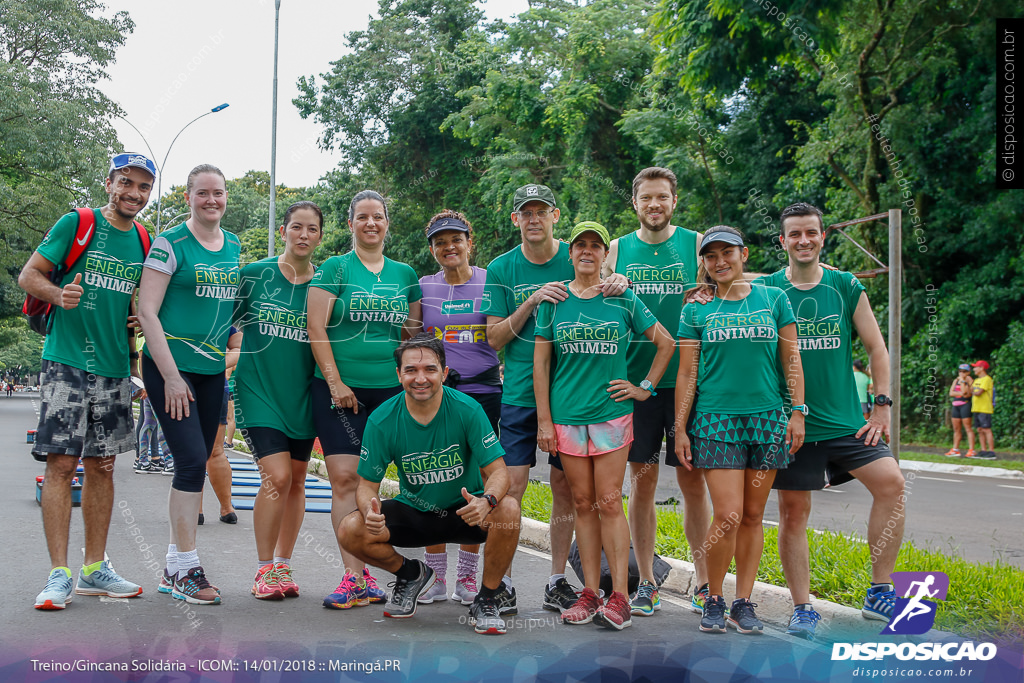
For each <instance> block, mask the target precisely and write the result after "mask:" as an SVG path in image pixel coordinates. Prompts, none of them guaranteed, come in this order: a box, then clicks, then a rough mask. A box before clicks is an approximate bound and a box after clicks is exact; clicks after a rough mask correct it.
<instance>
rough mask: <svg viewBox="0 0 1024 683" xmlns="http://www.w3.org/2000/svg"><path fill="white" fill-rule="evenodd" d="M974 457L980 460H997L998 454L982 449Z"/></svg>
mask: <svg viewBox="0 0 1024 683" xmlns="http://www.w3.org/2000/svg"><path fill="white" fill-rule="evenodd" d="M974 457H975V458H976V459H978V460H995V459H996V454H995V452H994V451H981V452H979V453H978V454H977V455H976V456H974Z"/></svg>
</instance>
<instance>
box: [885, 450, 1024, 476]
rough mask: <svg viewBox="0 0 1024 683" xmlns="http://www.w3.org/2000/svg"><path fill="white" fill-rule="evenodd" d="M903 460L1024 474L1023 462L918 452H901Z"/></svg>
mask: <svg viewBox="0 0 1024 683" xmlns="http://www.w3.org/2000/svg"><path fill="white" fill-rule="evenodd" d="M900 459H901V460H917V461H918V462H940V463H942V464H944V465H960V466H963V465H973V466H975V467H1000V468H1002V469H1004V470H1017V471H1018V472H1024V461H1022V460H1008V459H1002V460H978V459H977V458H950V457H947V456H945V455H937V454H935V453H918V452H917V451H906V450H904V451H901V453H900Z"/></svg>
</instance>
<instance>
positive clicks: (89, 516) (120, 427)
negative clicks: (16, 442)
mask: <svg viewBox="0 0 1024 683" xmlns="http://www.w3.org/2000/svg"><path fill="white" fill-rule="evenodd" d="M155 179H156V166H155V164H153V162H152V161H150V160H149V159H147V158H146V157H145V156H143V155H141V154H118V155H117V156H115V157H114V158H113V159H112V161H111V164H110V172H109V175H108V177H107V180H106V191H107V194H108V195H109V197H110V200H109V202H108V203H107V205H106V206H104V207H103V208H101V209H91V210H84V211H81V212H72V213H69V214H67V215H66V216H64V217H62V218H61V219H60V220H59V221H57V223H56V225H54V226H53V228H52V229H51V230H50V231H49V232H48V233H47V234H46V236H45V237H44V238H43V241H42V243H41V244H40V245H39V248H38V249H37V250H36V252H35V253H33V254H32V256H31V257H30V258H29V260H28V263H26V264H25V267H24V268H23V269H22V271H21V275H20V277H19V278H18V284H19V285H20V286H21V287H22V289H24V290H25V291H26V292H28V293H29V294H31V295H32V296H34V297H36V298H37V299H39V300H40V301H45V302H48V303H50V304H52V306H53V310H52V314H51V315H52V328H51V330H50V332H49V334H47V337H46V343H45V344H44V346H43V365H42V372H41V384H42V386H41V389H40V394H41V397H42V407H41V410H40V413H39V429H38V431H37V434H36V443H35V446H33V448H32V455H33V456H34V457H35V458H36V460H39V461H40V462H45V463H46V476H45V479H44V482H43V491H42V498H41V504H42V508H43V530H44V532H45V533H46V541H47V546H48V549H49V552H50V561H51V565H52V566H51V571H50V576H49V579H48V580H47V582H46V587H45V588H44V589H43V591H42V592H41V593H40V594H39V596H38V597H37V598H36V603H35V607H36V609H43V610H59V609H64V607H65V606H66V605H67V604H68V603H69V602H71V596H72V591H74V593H77V594H79V595H103V596H108V597H116V598H129V597H135V596H136V595H139V594H140V593H142V588H140V587H139V586H138V585H136V584H134V583H132V582H130V581H126V580H124V579H123V578H121V577H120V576H118V575H117V573H116V572H115V571H114V569H113V567H112V566H111V564H110V562H109V561H107V560H105V559H104V550H105V547H106V541H107V530H108V528H109V526H110V513H111V510H112V508H113V503H114V485H113V473H114V457H115V456H116V455H118V454H120V453H124V452H126V451H131V450H134V449H135V439H134V434H133V432H134V430H133V423H134V421H133V418H132V413H131V400H132V384H131V381H130V380H129V374H131V375H135V376H138V354H137V353H135V352H134V348H133V343H134V339H132V338H131V337H130V336H129V334H128V331H127V329H126V323H127V317H128V314H129V305H130V302H131V299H132V296H133V295H134V293H135V288H136V286H137V285H138V283H139V277H140V275H141V273H142V261H143V259H144V258H145V256H146V254H145V247H144V245H148V243H149V239H148V235H146V236H143V234H142V233H143V232H144V229H143V228H142V227H141V226H140V225H138V224H137V223H135V222H134V218H135V216H136V215H138V213H139V212H140V211H142V208H143V207H144V206H145V205H146V202H148V201H149V194H150V191H151V190H152V189H153V181H154V180H155ZM81 221H85V222H84V223H80V222H81ZM73 247H77V250H76V251H77V252H80V253H79V257H78V258H77V259H75V261H74V263H73V265H72V266H71V268H70V270H68V271H67V272H66V273H64V276H63V278H62V284H61V283H57V284H55V283H54V282H51V280H50V278H49V273H50V271H51V270H53V269H54V267H55V264H60V266H61V267H62V268H63V266H64V264H66V263H67V259H68V256H69V254H71V253H72V250H73ZM79 458H81V459H82V465H83V466H84V468H85V478H84V483H83V487H82V521H83V523H84V526H85V563H84V566H83V567H82V571H81V572H80V573H79V575H78V581H77V584H75V585H74V586H73V585H72V575H71V571H70V570H69V569H68V567H67V564H68V557H67V555H68V529H69V525H70V522H71V480H72V477H73V476H74V474H75V470H76V468H77V466H78V461H79Z"/></svg>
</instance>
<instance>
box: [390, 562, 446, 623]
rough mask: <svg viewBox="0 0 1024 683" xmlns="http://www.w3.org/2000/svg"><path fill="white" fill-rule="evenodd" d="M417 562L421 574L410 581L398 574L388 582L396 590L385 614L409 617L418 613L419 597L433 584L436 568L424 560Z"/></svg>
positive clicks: (396, 617)
mask: <svg viewBox="0 0 1024 683" xmlns="http://www.w3.org/2000/svg"><path fill="white" fill-rule="evenodd" d="M415 562H416V564H417V565H418V566H419V570H420V573H419V576H417V577H416V578H415V579H412V580H410V581H407V580H405V579H400V578H398V577H397V576H396V577H395V580H394V581H392V582H391V583H389V584H388V587H391V586H394V590H393V591H392V593H391V599H390V600H389V601H388V604H387V605H385V606H384V616H386V617H391V618H392V619H408V618H409V617H411V616H413V615H414V614H416V600H417V598H419V597H420V596H421V595H423V594H424V593H426V592H427V589H429V588H430V586H431V585H433V583H434V576H435V574H434V570H433V569H431V568H430V567H428V566H427V565H426V564H424V563H423V561H422V560H416V561H415Z"/></svg>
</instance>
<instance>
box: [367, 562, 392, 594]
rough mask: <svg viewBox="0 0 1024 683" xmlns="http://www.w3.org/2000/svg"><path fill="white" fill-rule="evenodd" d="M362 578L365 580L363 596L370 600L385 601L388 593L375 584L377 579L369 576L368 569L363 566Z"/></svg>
mask: <svg viewBox="0 0 1024 683" xmlns="http://www.w3.org/2000/svg"><path fill="white" fill-rule="evenodd" d="M363 579H364V580H365V581H366V593H365V594H364V596H363V597H365V598H366V599H367V600H369V601H370V602H387V600H388V594H387V593H386V592H385V591H384V589H383V588H381V587H380V586H378V585H377V580H376V579H374V578H373V577H372V576H370V570H369V569H367V568H366V567H363Z"/></svg>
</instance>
